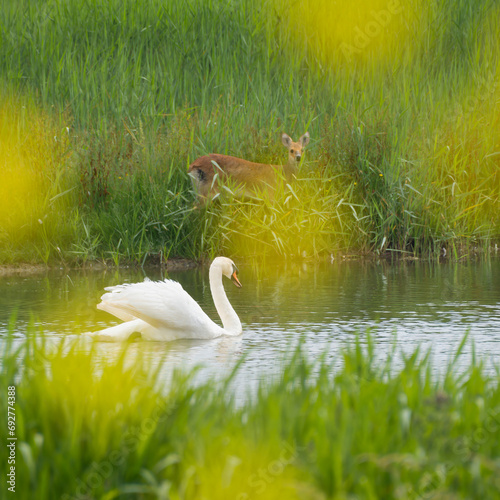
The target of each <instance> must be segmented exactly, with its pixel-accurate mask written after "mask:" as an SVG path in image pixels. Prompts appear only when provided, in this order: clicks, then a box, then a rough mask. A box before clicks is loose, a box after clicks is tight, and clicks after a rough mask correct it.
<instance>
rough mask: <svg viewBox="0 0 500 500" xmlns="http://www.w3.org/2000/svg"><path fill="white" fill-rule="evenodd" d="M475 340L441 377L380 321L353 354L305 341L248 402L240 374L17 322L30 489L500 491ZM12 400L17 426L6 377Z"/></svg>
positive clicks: (24, 486) (24, 488)
mask: <svg viewBox="0 0 500 500" xmlns="http://www.w3.org/2000/svg"><path fill="white" fill-rule="evenodd" d="M466 341H467V337H464V339H463V341H462V343H461V345H460V347H459V348H458V350H457V352H456V355H455V356H454V358H453V360H451V361H450V363H449V365H448V367H447V368H446V367H441V368H442V370H441V371H442V376H440V377H437V376H436V375H433V373H434V372H433V366H432V364H431V362H430V357H429V353H424V352H418V350H417V351H415V352H414V353H413V354H411V355H406V356H405V355H403V354H402V353H401V352H399V350H398V349H397V348H395V347H394V348H393V349H392V350H391V351H390V352H389V353H387V354H386V355H384V356H382V357H381V356H380V355H379V354H378V353H377V348H376V347H375V345H374V343H373V341H372V340H371V339H370V336H369V335H367V336H365V335H362V336H360V337H359V339H358V340H357V342H356V343H355V344H353V345H352V346H349V347H346V348H345V349H344V350H343V351H342V353H339V355H338V357H339V360H341V363H340V366H339V365H338V363H337V362H336V360H327V359H326V358H325V357H322V358H321V359H318V360H316V361H314V362H312V361H310V360H308V359H307V356H306V354H305V353H304V352H302V350H301V348H300V343H299V345H298V347H297V348H296V350H295V352H294V353H293V355H292V356H289V360H288V361H286V362H284V364H283V368H282V370H281V372H280V376H279V377H276V379H275V380H272V381H270V380H268V381H266V382H262V383H261V385H260V388H259V389H258V391H257V393H256V394H254V395H253V396H250V395H249V397H248V399H247V400H246V403H244V404H235V402H234V400H233V399H232V397H231V396H230V395H231V394H234V392H233V391H234V387H232V385H231V384H232V380H233V377H234V373H233V374H232V375H229V376H227V378H226V379H225V380H223V381H222V382H217V383H216V382H215V381H211V380H207V381H206V383H203V384H201V385H200V384H194V383H193V381H192V375H193V373H191V374H182V373H181V372H178V371H177V372H175V373H174V376H173V378H172V380H170V381H169V382H168V383H167V382H166V381H164V380H162V376H161V375H160V373H161V364H160V365H159V366H157V367H156V368H152V367H151V366H149V365H148V361H147V360H146V359H143V358H141V356H140V355H138V356H137V357H133V358H131V357H130V356H129V355H128V354H127V348H126V347H125V348H124V350H123V351H122V353H121V354H118V355H117V356H116V359H114V360H112V361H111V360H109V359H108V361H104V362H103V361H102V357H101V356H99V353H98V349H99V347H98V346H97V345H94V346H93V347H91V348H90V350H89V349H88V343H86V346H87V348H82V344H79V343H78V342H74V341H64V342H61V343H60V344H58V347H57V346H54V344H49V342H48V341H46V340H44V337H43V335H40V334H35V333H34V332H33V331H32V330H29V331H28V337H27V339H26V340H23V341H20V340H19V339H16V340H15V341H14V339H13V338H12V336H11V335H10V336H8V337H7V338H4V340H3V341H2V368H1V371H0V380H1V385H2V387H3V388H7V387H8V386H12V385H14V386H15V387H16V389H15V392H16V405H15V407H16V410H15V411H16V436H17V438H18V440H17V444H16V450H17V452H16V453H17V455H16V456H17V460H16V476H17V483H16V484H17V486H16V493H17V496H19V498H33V497H36V498H37V499H39V500H44V499H50V500H53V499H54V498H64V499H68V498H102V499H107V500H109V499H113V498H143V499H149V498H151V499H153V498H157V499H168V498H171V499H183V498H186V499H192V498H197V499H202V498H207V499H208V498H210V499H219V498H220V499H227V498H235V499H238V500H242V499H248V498H252V499H261V498H262V499H274V498H277V497H278V496H279V497H280V498H287V499H288V498H290V499H292V498H297V499H299V498H300V499H323V498H324V499H326V498H348V497H351V496H356V498H386V499H391V498H405V499H413V498H415V499H417V498H452V497H453V498H454V497H457V498H458V497H460V498H483V499H493V498H497V495H498V491H499V486H500V483H499V477H500V475H499V469H500V464H499V462H498V457H499V454H500V383H499V382H500V374H499V373H498V372H497V373H496V374H495V375H493V376H491V375H489V376H488V375H486V374H485V373H484V371H483V367H482V363H481V362H480V361H478V360H477V359H475V358H473V359H472V360H471V361H470V362H467V363H465V362H464V360H462V359H461V360H460V365H461V366H460V369H457V368H456V364H457V360H458V359H459V358H460V357H461V356H463V355H461V352H462V350H463V347H464V344H465V342H466ZM464 365H465V366H464ZM236 370H237V368H236ZM0 402H1V403H0V409H1V411H2V415H3V417H2V425H4V426H6V415H7V390H6V389H5V390H4V391H3V392H2V395H1V397H0ZM4 428H6V427H4ZM8 451H9V450H8V449H7V448H6V447H5V446H4V447H2V449H1V451H0V464H1V468H2V469H1V473H2V475H3V477H5V474H6V470H5V467H6V463H7V460H6V459H7V453H8ZM2 488H5V485H3V486H2Z"/></svg>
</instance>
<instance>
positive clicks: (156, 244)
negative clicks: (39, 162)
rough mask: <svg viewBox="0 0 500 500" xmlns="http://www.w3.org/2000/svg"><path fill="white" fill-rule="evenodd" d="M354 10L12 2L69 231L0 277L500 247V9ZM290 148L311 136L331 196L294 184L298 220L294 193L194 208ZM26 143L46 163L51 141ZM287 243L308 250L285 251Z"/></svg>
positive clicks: (267, 0) (318, 185) (36, 237)
mask: <svg viewBox="0 0 500 500" xmlns="http://www.w3.org/2000/svg"><path fill="white" fill-rule="evenodd" d="M349 5H350V6H347V4H344V3H343V2H338V3H335V4H331V2H325V1H315V2H312V1H310V0H304V2H302V3H301V4H300V7H299V6H296V5H295V4H293V3H291V2H285V1H283V0H259V1H257V2H254V1H250V0H232V1H229V2H228V1H220V0H213V1H211V2H205V1H202V0H189V1H188V2H168V3H165V2H163V1H160V0H152V1H150V2H147V4H146V5H143V3H142V2H138V1H137V0H126V1H121V0H120V1H118V0H111V1H103V0H98V1H95V2H86V1H80V0H77V1H69V0H50V1H43V2H42V1H31V0H20V1H18V2H14V3H13V2H8V1H3V2H1V3H0V21H1V23H0V25H1V28H0V36H1V37H2V44H1V45H0V54H1V56H2V57H0V69H1V74H2V82H3V83H2V86H5V85H7V88H8V89H9V90H8V91H7V92H14V93H15V95H16V99H18V100H19V99H21V100H22V99H24V98H27V99H29V100H30V101H31V102H33V103H34V106H35V108H33V109H31V110H30V113H31V114H32V115H35V116H40V115H41V114H43V115H44V116H47V117H48V118H47V119H48V120H50V121H52V123H54V124H56V125H55V128H56V129H57V128H59V129H65V128H66V127H68V129H69V135H68V138H67V141H68V157H69V158H70V160H69V161H67V158H66V159H64V160H63V159H61V158H59V159H58V160H57V161H56V163H57V164H58V168H57V169H56V172H58V173H56V174H53V173H52V174H47V175H49V176H50V175H56V176H57V175H59V176H60V178H64V183H62V184H61V183H55V184H54V186H55V187H54V188H53V190H55V193H56V194H55V195H51V197H50V198H49V199H52V198H53V197H54V196H58V195H61V196H62V193H64V192H65V191H66V190H68V189H71V190H72V191H71V193H72V195H71V196H69V197H65V198H66V199H67V200H68V205H67V206H66V207H65V209H64V217H63V219H64V220H63V221H62V222H61V223H62V225H63V226H64V227H65V228H67V229H66V230H64V231H62V230H61V228H59V227H58V226H57V224H56V223H54V224H51V227H50V228H48V227H47V226H48V224H47V226H44V228H46V235H47V236H42V235H41V234H40V228H38V229H37V230H36V231H34V233H33V236H32V237H31V239H30V238H28V239H27V240H26V244H22V245H21V244H19V243H18V242H15V241H11V242H9V243H8V244H7V243H4V244H2V247H3V250H2V254H1V256H0V259H1V261H2V262H9V261H11V262H12V261H16V260H26V259H27V258H31V259H35V260H37V259H38V260H43V261H50V260H59V261H60V260H61V259H64V260H66V261H71V260H76V261H78V262H82V261H85V260H88V259H95V258H98V259H105V260H111V261H112V262H116V263H119V262H123V261H130V260H132V261H135V262H138V263H142V262H145V261H147V260H148V259H155V260H158V259H163V258H164V257H165V256H189V257H193V258H200V257H203V256H208V255H210V254H212V253H213V252H216V251H218V250H220V249H223V250H224V251H225V252H228V253H236V252H240V251H241V250H245V249H246V248H247V245H246V244H242V237H241V234H242V233H245V238H243V240H244V241H249V240H252V241H255V242H262V243H263V245H264V247H265V248H266V249H267V250H266V252H270V253H274V254H278V255H287V256H291V255H292V254H293V255H298V254H301V253H304V252H305V253H306V254H307V255H320V254H329V253H332V252H335V251H338V250H339V249H340V250H342V251H351V252H352V251H362V252H366V251H369V252H378V253H384V252H387V251H393V252H406V253H409V254H412V255H422V254H423V255H435V254H437V253H439V252H441V251H442V248H443V247H445V248H446V249H448V250H449V252H448V255H455V254H456V255H457V256H458V253H459V250H458V249H459V248H464V249H465V250H464V251H465V252H467V249H470V250H471V251H472V250H473V249H474V248H475V247H484V248H487V247H488V246H490V245H491V243H492V242H493V243H494V242H497V241H498V239H499V235H500V228H499V222H498V217H497V216H496V214H497V213H498V206H499V199H498V196H499V190H498V186H499V185H500V179H499V171H500V169H499V163H498V162H499V161H500V156H499V155H498V151H497V150H498V147H497V146H498V134H499V132H500V129H499V127H500V122H499V118H498V117H499V116H500V113H499V112H498V103H499V96H500V84H499V76H500V75H499V67H500V65H499V61H498V57H499V54H500V50H499V49H500V47H499V43H500V42H499V40H500V38H499V37H498V33H499V19H500V16H499V15H498V14H499V7H498V4H497V2H495V1H494V0H483V1H481V2H479V4H477V6H476V8H474V9H472V8H471V7H470V3H469V2H468V1H466V0H448V1H446V2H430V3H429V2H421V1H420V0H400V1H399V2H398V1H397V0H393V1H390V2H386V1H382V0H362V1H361V2H358V3H357V4H355V5H354V4H352V5H351V4H349ZM5 95H6V94H5V91H4V92H3V94H2V98H5ZM26 96H27V97H26ZM12 112H13V111H10V110H8V109H6V108H5V107H3V108H2V113H3V114H4V117H5V118H4V120H5V121H6V122H8V120H9V119H10V114H9V113H12ZM283 130H286V131H288V132H289V133H290V134H291V135H292V136H293V135H294V134H295V135H297V134H300V133H301V132H302V131H304V130H309V132H310V134H311V137H312V144H311V146H310V147H309V148H308V152H307V158H306V160H305V163H304V165H303V169H302V171H301V172H299V175H298V177H299V178H307V179H308V178H311V177H313V178H314V179H315V180H314V182H309V181H304V182H302V183H299V184H301V185H298V186H297V185H294V186H293V189H294V190H295V191H296V193H295V194H296V195H297V197H295V196H293V195H291V196H292V198H293V200H296V199H297V198H298V199H299V200H300V203H299V202H297V206H296V207H295V208H294V209H293V210H292V211H291V212H290V213H288V212H289V210H287V209H286V206H287V203H288V205H289V204H290V203H294V202H292V201H288V202H286V199H287V197H288V195H290V192H286V193H285V192H284V193H283V194H284V197H283V198H281V199H279V200H278V201H279V202H280V204H279V203H276V204H274V203H271V202H270V201H269V200H263V201H261V202H259V203H260V205H261V207H262V208H257V207H256V206H255V205H256V204H254V203H253V202H250V201H249V200H247V201H245V202H244V203H238V202H235V203H234V204H232V205H233V206H232V207H229V206H227V207H224V206H222V207H221V206H219V205H216V206H215V207H214V208H212V209H210V210H208V211H206V212H203V214H201V215H200V214H199V213H195V212H193V211H191V210H190V209H191V207H192V204H193V200H194V196H193V193H192V192H191V188H190V183H189V182H188V179H187V176H186V170H187V167H188V165H189V164H190V162H191V161H192V160H193V159H194V158H196V157H199V156H201V155H204V154H206V153H210V152H216V153H221V154H231V155H234V156H239V157H242V158H246V159H248V160H251V161H257V162H265V163H273V164H275V163H280V162H281V161H282V152H281V151H280V146H279V145H278V144H277V143H278V141H279V137H280V133H281V132H282V131H283ZM24 133H25V134H27V135H30V136H31V138H32V139H33V140H32V141H31V143H30V148H32V150H33V152H36V151H37V150H38V149H39V148H40V147H41V146H40V144H43V143H44V140H45V139H43V138H42V137H40V134H38V135H37V133H36V131H33V129H29V128H26V129H25V132H24ZM50 133H52V132H50ZM54 135H56V134H54ZM2 140H3V139H2ZM30 154H33V153H30ZM50 154H51V155H52V154H53V153H50ZM56 156H57V155H56ZM47 168H48V170H49V171H51V172H54V170H53V169H52V167H47ZM51 169H52V170H51ZM311 172H312V174H311ZM14 187H15V186H14ZM9 189H10V188H9ZM298 192H300V193H301V194H302V195H303V196H302V197H301V196H299V193H298ZM273 201H274V200H273ZM339 202H341V203H340V205H338V203H339ZM225 203H226V204H227V205H229V204H230V202H229V201H227V202H225ZM337 205H338V206H337ZM274 210H278V214H277V217H278V219H279V220H281V221H282V223H281V226H280V223H278V225H276V224H275V223H274V222H273V223H272V224H271V225H269V220H270V219H269V217H271V213H272V212H273V211H274ZM219 212H220V213H222V215H223V216H224V217H223V218H222V222H221V225H219V216H218V215H214V214H218V213H219ZM233 212H237V213H238V216H237V218H236V219H235V220H228V219H227V217H231V216H232V213H233ZM265 212H268V213H269V214H270V215H269V217H268V218H267V219H266V220H263V219H262V217H263V215H264V213H265ZM280 214H281V215H280ZM285 214H287V215H286V219H287V222H286V223H285V218H284V215H285ZM222 215H221V216H222ZM259 217H260V218H261V219H260V220H259V219H258V218H259ZM36 220H37V219H34V217H32V221H31V222H30V225H31V226H32V227H36V224H35V223H34V221H36ZM240 223H241V225H239V226H238V224H240ZM291 228H294V230H293V231H294V234H297V235H298V239H299V240H300V241H301V243H300V244H294V245H292V246H290V245H288V244H287V241H288V240H289V239H290V237H289V235H290V234H291V233H292V232H293V231H292V229H291ZM273 233H274V234H273ZM61 234H64V235H66V236H65V237H64V238H63V237H60V235H61ZM233 237H234V242H233ZM44 238H45V239H44ZM311 241H312V242H311ZM41 242H42V243H41ZM308 242H311V243H308ZM56 249H59V250H56ZM255 249H256V248H255V246H254V247H252V246H250V247H249V252H248V255H253V254H254V253H255ZM26 256H28V257H26Z"/></svg>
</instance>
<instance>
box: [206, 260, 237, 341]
mask: <svg viewBox="0 0 500 500" xmlns="http://www.w3.org/2000/svg"><path fill="white" fill-rule="evenodd" d="M209 278H210V290H211V292H212V298H213V301H214V304H215V308H216V309H217V312H218V313H219V316H220V319H221V321H222V324H223V325H224V330H226V332H227V333H228V334H229V335H239V334H240V333H241V322H240V318H238V315H237V314H236V312H235V311H234V309H233V307H232V306H231V304H230V303H229V300H228V298H227V295H226V291H225V290H224V285H223V284H222V270H221V269H220V268H219V267H215V268H210V273H209Z"/></svg>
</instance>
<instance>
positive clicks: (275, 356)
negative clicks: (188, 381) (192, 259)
mask: <svg viewBox="0 0 500 500" xmlns="http://www.w3.org/2000/svg"><path fill="white" fill-rule="evenodd" d="M238 266H239V277H240V281H241V283H242V284H243V288H241V289H238V288H236V287H235V286H233V285H232V284H231V282H230V281H229V280H225V287H226V290H227V293H228V297H229V300H230V301H231V303H232V304H233V306H234V308H235V310H236V312H237V313H238V315H239V316H240V319H241V321H242V323H243V335H242V336H241V337H236V338H231V337H227V338H219V339H214V340H209V341H187V340H183V341H182V340H181V341H175V342H168V343H167V342H145V341H138V342H135V343H132V345H131V350H132V351H133V350H137V351H140V352H143V353H144V354H145V355H146V356H147V357H148V359H151V362H152V363H154V362H156V361H158V360H159V359H160V358H161V357H162V356H163V355H165V354H166V356H167V365H168V366H169V367H173V366H175V367H190V366H193V365H198V364H202V365H203V366H204V368H203V369H202V370H201V372H200V373H199V374H198V377H201V378H202V379H204V378H207V377H214V376H215V377H219V376H221V375H223V374H225V373H227V372H228V371H229V370H230V369H231V368H232V367H233V366H234V363H235V362H237V361H239V360H240V358H241V357H242V356H243V355H244V356H245V360H244V362H243V365H242V367H241V369H240V372H239V375H238V378H237V381H236V383H237V384H241V385H242V386H246V387H251V386H255V384H256V383H257V382H258V381H259V380H262V379H263V378H264V377H266V378H268V377H269V376H270V375H276V374H278V373H279V371H280V370H279V368H280V366H281V363H282V361H283V359H284V358H285V355H286V353H289V352H290V347H291V345H294V344H295V343H296V341H297V340H298V339H299V338H301V337H302V338H303V342H304V348H305V351H306V352H307V353H308V355H309V356H310V357H311V358H312V359H314V358H316V357H317V356H318V355H319V354H320V353H322V352H324V351H325V350H326V351H328V355H329V356H332V357H337V358H339V357H338V356H337V355H338V354H339V352H340V350H341V348H342V347H343V346H345V345H347V344H349V343H351V344H352V343H353V342H354V341H355V339H356V334H357V333H360V334H361V335H362V337H363V338H365V337H366V331H367V329H368V328H372V335H373V338H374V339H375V344H376V346H377V351H378V352H379V353H380V354H381V356H382V357H383V356H384V355H385V353H387V352H388V351H389V349H390V348H391V346H392V345H393V343H394V341H396V342H397V344H398V345H399V346H400V348H401V350H402V351H404V352H412V351H413V350H414V349H415V348H416V347H417V346H420V347H422V348H423V350H424V351H425V350H426V349H428V348H430V347H432V356H433V361H434V362H435V366H437V367H439V366H441V367H442V366H445V364H446V362H447V361H448V360H449V359H450V358H452V356H453V354H454V353H455V351H456V348H457V347H458V345H459V344H460V341H461V340H462V338H463V336H464V334H465V333H466V332H467V331H470V341H469V342H468V343H467V346H466V349H465V351H466V353H470V352H471V351H472V342H474V346H475V350H476V354H477V355H478V356H480V357H484V359H485V360H486V367H487V369H489V370H494V369H495V366H496V367H499V366H500V260H498V259H492V260H486V261H481V262H464V263H450V262H447V263H438V262H432V263H429V262H420V261H411V262H397V263H389V262H386V261H380V262H372V261H369V262H367V261H364V262H359V261H355V262H337V261H333V262H322V263H289V262H281V263H273V264H267V265H265V266H264V265H262V264H253V263H250V262H246V263H245V262H238ZM145 276H147V277H149V278H150V279H152V280H157V279H162V278H165V277H166V275H165V273H164V272H162V271H161V270H159V269H150V270H137V269H134V270H131V269H119V270H114V269H113V270H106V271H102V270H101V271H71V272H66V271H63V270H61V271H50V272H45V273H39V274H32V275H27V276H26V275H25V276H23V275H10V276H3V277H0V344H1V342H2V340H1V337H2V336H4V335H5V332H6V331H7V328H8V323H9V319H10V318H11V316H12V314H13V312H14V311H16V312H17V320H16V323H15V326H14V330H15V334H16V336H18V337H19V338H22V337H23V336H24V335H25V333H26V328H27V324H28V323H29V321H30V319H34V321H35V324H37V325H39V326H40V327H41V329H42V330H43V331H44V332H45V333H46V334H47V336H48V337H49V338H50V339H54V340H57V339H61V338H62V337H63V336H71V337H72V338H77V336H78V335H79V334H81V333H82V332H85V331H94V330H98V329H101V328H104V327H107V326H111V325H114V324H117V323H119V321H118V320H116V319H115V318H114V317H113V316H111V315H109V314H107V313H105V312H102V311H98V310H97V309H96V307H95V306H96V304H97V303H98V302H99V298H100V296H101V295H102V293H103V288H104V287H105V286H110V285H116V284H119V283H126V282H135V281H142V280H143V278H144V277H145ZM168 277H169V278H171V279H174V280H177V281H179V282H180V283H181V284H182V285H183V287H184V288H185V289H186V290H187V291H188V293H190V294H191V296H192V297H194V298H195V299H196V300H197V301H198V302H199V303H200V305H201V306H202V308H203V309H204V310H205V311H206V312H207V313H208V314H209V316H210V317H212V318H213V319H214V320H215V321H217V322H218V321H219V320H218V317H217V313H216V311H215V308H214V306H213V303H212V299H211V295H210V289H209V284H208V268H205V267H204V268H198V269H194V270H188V271H178V272H171V273H169V275H168ZM82 342H89V341H88V340H87V338H86V337H85V340H83V338H82ZM87 345H88V344H87ZM119 348H120V346H119V345H116V344H108V343H99V346H98V350H99V353H100V354H102V356H103V357H105V358H106V357H112V356H114V355H116V353H117V352H118V350H119ZM464 359H465V360H466V361H468V360H469V359H470V357H469V356H467V355H466V356H465V357H464Z"/></svg>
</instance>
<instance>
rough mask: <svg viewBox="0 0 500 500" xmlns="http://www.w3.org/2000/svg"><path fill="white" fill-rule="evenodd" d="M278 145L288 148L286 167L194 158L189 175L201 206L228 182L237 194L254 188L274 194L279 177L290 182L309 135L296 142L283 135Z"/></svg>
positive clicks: (216, 157) (218, 157) (226, 158)
mask: <svg viewBox="0 0 500 500" xmlns="http://www.w3.org/2000/svg"><path fill="white" fill-rule="evenodd" d="M281 142H282V143H283V146H285V147H286V148H287V149H288V162H287V163H286V165H267V164H265V163H254V162H251V161H247V160H244V159H243V158H236V157H235V156H227V155H219V154H209V155H205V156H200V157H199V158H196V160H194V161H193V163H191V165H189V170H188V175H189V176H190V177H191V179H192V182H193V187H194V189H195V191H196V192H197V194H198V198H199V200H200V202H201V204H205V203H206V202H207V200H209V199H212V198H214V197H216V196H217V195H218V194H219V191H220V186H221V185H222V184H223V183H225V182H226V181H228V180H229V181H231V182H233V183H234V184H235V185H237V186H238V194H240V195H247V194H250V193H251V192H252V190H255V188H257V189H270V190H271V191H274V187H275V186H276V183H277V181H278V178H279V177H280V174H281V175H284V177H285V179H286V181H287V182H290V181H291V180H292V178H293V176H294V174H295V172H296V171H297V164H298V163H299V162H300V159H301V158H302V150H303V149H304V148H305V147H306V146H307V144H309V133H308V132H306V133H305V134H304V135H303V136H302V137H301V138H300V139H299V141H298V142H293V141H292V139H291V137H290V136H288V135H287V134H285V133H283V134H282V135H281Z"/></svg>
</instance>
